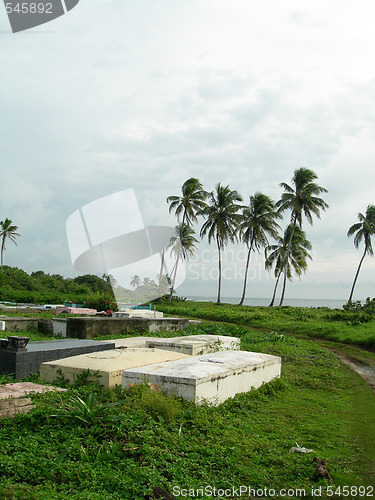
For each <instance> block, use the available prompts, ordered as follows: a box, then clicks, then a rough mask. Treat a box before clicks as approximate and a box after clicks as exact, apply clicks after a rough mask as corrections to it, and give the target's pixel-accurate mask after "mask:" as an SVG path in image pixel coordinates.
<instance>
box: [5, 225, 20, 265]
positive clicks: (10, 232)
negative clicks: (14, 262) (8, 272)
mask: <svg viewBox="0 0 375 500" xmlns="http://www.w3.org/2000/svg"><path fill="white" fill-rule="evenodd" d="M17 229H18V226H13V225H12V221H11V220H10V219H5V220H4V221H1V222H0V237H1V272H3V262H4V251H5V250H6V248H5V243H6V240H7V239H8V240H10V241H12V242H13V243H14V244H15V245H17V241H16V236H21V235H20V234H18V233H17Z"/></svg>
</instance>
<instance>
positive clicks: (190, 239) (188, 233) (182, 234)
mask: <svg viewBox="0 0 375 500" xmlns="http://www.w3.org/2000/svg"><path fill="white" fill-rule="evenodd" d="M194 234H195V231H194V230H193V229H192V228H191V227H189V226H188V224H185V223H182V222H181V224H178V226H176V236H172V238H171V240H170V243H169V248H171V249H172V250H171V253H174V255H175V256H176V262H175V264H174V266H173V269H172V272H171V275H172V273H173V278H172V286H171V292H170V295H169V298H170V299H172V295H173V291H174V285H175V282H176V276H177V267H178V263H179V260H180V259H182V260H188V259H189V256H190V255H193V254H194V250H196V249H197V247H196V245H195V243H198V240H197V239H196V238H195V237H194Z"/></svg>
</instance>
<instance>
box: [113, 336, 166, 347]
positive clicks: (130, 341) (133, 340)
mask: <svg viewBox="0 0 375 500" xmlns="http://www.w3.org/2000/svg"><path fill="white" fill-rule="evenodd" d="M158 339H159V337H129V338H127V339H113V340H112V342H114V343H115V346H116V349H119V348H120V347H123V348H127V347H146V342H147V341H149V340H158Z"/></svg>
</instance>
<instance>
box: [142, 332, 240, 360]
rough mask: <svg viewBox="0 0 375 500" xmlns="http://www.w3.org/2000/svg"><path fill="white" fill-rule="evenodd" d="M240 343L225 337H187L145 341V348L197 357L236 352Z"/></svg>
mask: <svg viewBox="0 0 375 500" xmlns="http://www.w3.org/2000/svg"><path fill="white" fill-rule="evenodd" d="M240 344H241V341H240V339H239V338H237V337H229V336H228V337H227V336H225V335H187V336H184V337H172V338H169V339H161V338H158V339H154V340H147V341H146V347H155V348H157V349H166V350H168V351H175V352H181V353H183V354H189V355H190V356H198V355H201V354H206V353H209V352H216V351H238V350H239V349H240Z"/></svg>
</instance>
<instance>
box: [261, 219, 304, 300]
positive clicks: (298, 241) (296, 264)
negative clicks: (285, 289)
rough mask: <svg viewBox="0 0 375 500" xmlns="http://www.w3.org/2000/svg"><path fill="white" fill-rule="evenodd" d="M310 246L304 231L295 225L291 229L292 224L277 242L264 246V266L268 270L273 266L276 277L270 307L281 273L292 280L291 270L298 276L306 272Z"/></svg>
mask: <svg viewBox="0 0 375 500" xmlns="http://www.w3.org/2000/svg"><path fill="white" fill-rule="evenodd" d="M291 235H292V236H291ZM288 248H289V255H288V261H287V264H288V265H287V267H286V268H285V259H286V255H287V252H288ZM311 248H312V246H311V243H310V241H308V240H307V239H306V235H305V232H304V231H302V229H301V228H300V227H299V226H296V227H295V228H294V229H293V226H292V224H290V225H289V226H288V227H287V228H286V230H285V232H284V236H279V238H277V243H276V244H275V245H270V246H268V247H267V248H266V262H265V267H266V269H267V270H268V269H272V267H273V266H275V277H276V283H275V288H274V291H273V296H272V300H271V303H270V307H272V306H273V304H274V302H275V297H276V291H277V286H278V284H279V280H280V277H281V275H282V273H285V271H286V276H287V278H288V279H289V280H290V281H292V270H294V271H295V273H296V274H297V276H299V277H300V276H301V274H302V272H306V269H307V262H306V260H307V259H310V260H311V258H312V257H311V255H310V254H309V253H308V250H311ZM280 305H281V304H280Z"/></svg>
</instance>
